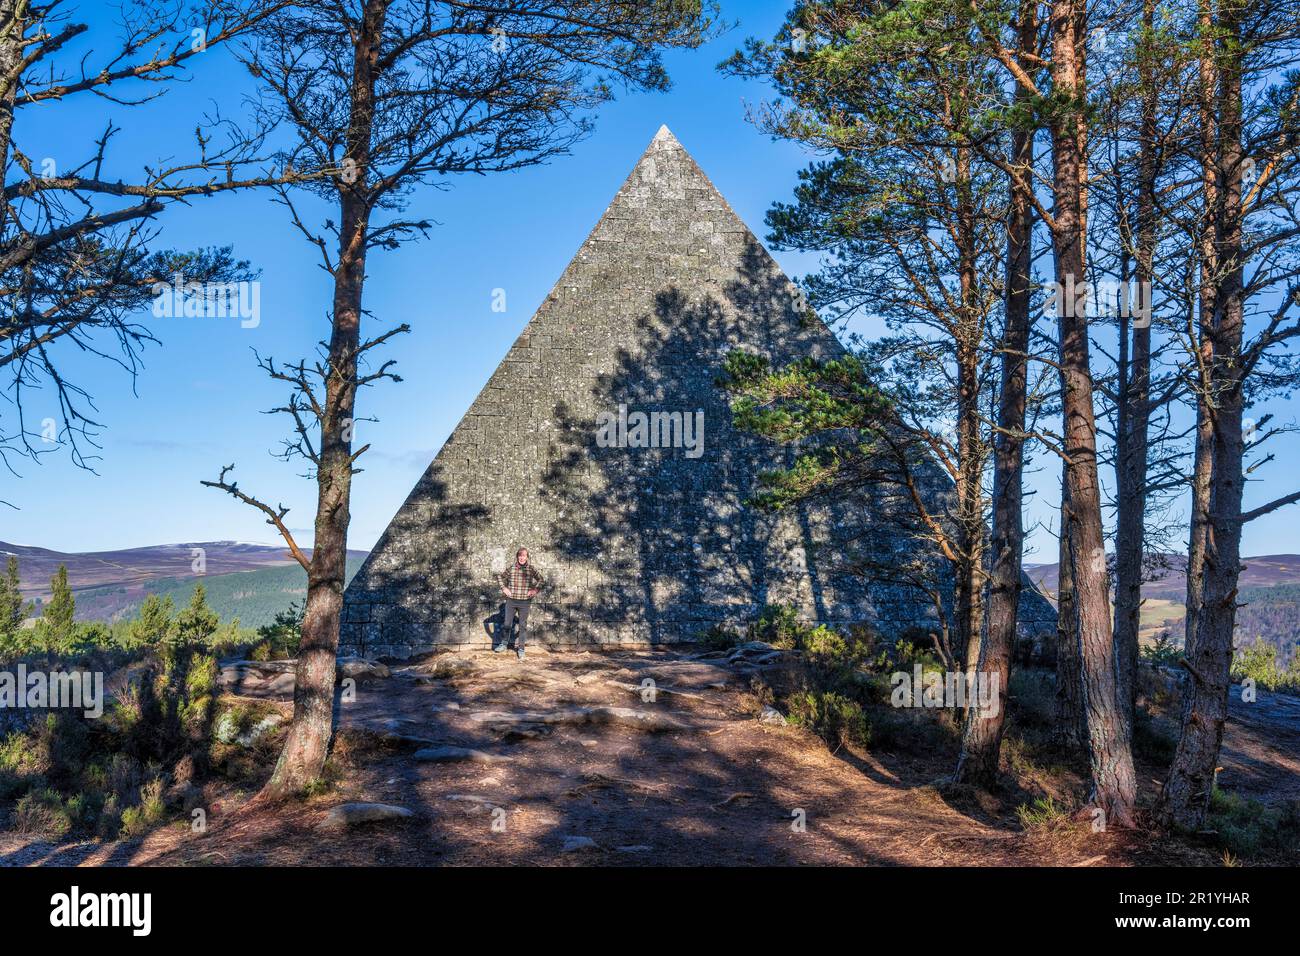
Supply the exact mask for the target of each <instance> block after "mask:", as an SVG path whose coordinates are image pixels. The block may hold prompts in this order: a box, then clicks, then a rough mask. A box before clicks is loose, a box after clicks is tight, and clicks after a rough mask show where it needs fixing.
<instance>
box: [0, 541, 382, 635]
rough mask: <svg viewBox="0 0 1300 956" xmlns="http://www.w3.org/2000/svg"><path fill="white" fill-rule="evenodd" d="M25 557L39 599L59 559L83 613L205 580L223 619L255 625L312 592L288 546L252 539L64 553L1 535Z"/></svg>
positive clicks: (8, 548)
mask: <svg viewBox="0 0 1300 956" xmlns="http://www.w3.org/2000/svg"><path fill="white" fill-rule="evenodd" d="M195 549H202V552H203V558H204V562H205V573H204V574H196V573H195V572H194V570H193V562H194V559H195V557H194V556H195ZM10 554H14V555H17V556H18V568H19V576H20V581H21V588H22V591H23V594H24V596H25V597H26V598H27V599H28V600H31V601H44V600H45V599H46V598H48V597H49V593H50V578H51V577H53V576H54V574H55V573H56V572H57V571H58V569H59V565H60V564H62V565H66V566H67V569H68V583H69V584H70V585H71V586H72V590H73V594H74V595H75V597H76V599H77V618H78V620H83V621H92V620H93V621H109V622H112V621H115V620H119V619H121V618H123V617H129V616H132V615H134V613H135V611H136V609H137V608H138V607H139V606H140V604H141V603H142V602H143V601H144V599H145V597H146V596H147V595H149V594H159V595H161V596H170V597H171V598H172V600H173V601H174V602H175V603H176V604H177V605H181V604H184V603H185V602H187V601H188V600H189V598H190V594H191V593H192V592H193V590H194V585H195V584H196V583H200V582H201V583H202V584H203V586H204V588H205V589H206V590H207V593H208V602H209V604H211V605H212V608H213V610H215V611H216V612H217V613H218V614H220V615H221V617H222V619H223V620H230V619H231V618H234V617H238V618H239V619H240V622H241V623H242V624H244V625H246V626H248V627H257V626H260V625H262V624H266V623H269V622H270V621H271V620H272V619H273V618H274V617H275V615H276V613H277V612H279V611H281V610H284V609H285V608H287V607H288V606H289V604H290V603H291V602H293V601H295V600H301V599H302V597H303V596H304V595H305V594H306V589H307V576H306V574H304V573H303V571H302V569H301V568H300V567H298V563H297V562H296V561H294V560H293V558H292V557H290V555H289V552H288V550H287V549H286V548H284V547H283V546H280V547H276V546H272V545H265V544H256V543H252V542H246V541H195V542H188V543H184V544H163V545H153V546H151V547H146V548H129V549H126V550H121V551H95V552H84V553H76V552H63V551H51V550H49V549H47V548H35V547H30V546H27V545H16V544H6V543H4V542H0V562H3V561H5V560H7V558H8V555H10ZM365 557H366V552H365V551H349V552H348V564H347V573H348V578H349V579H350V578H351V576H352V575H353V574H354V573H356V570H357V568H359V567H360V566H361V562H362V561H364V560H365Z"/></svg>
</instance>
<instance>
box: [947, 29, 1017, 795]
mask: <svg viewBox="0 0 1300 956" xmlns="http://www.w3.org/2000/svg"><path fill="white" fill-rule="evenodd" d="M1036 6H1037V5H1036V4H1025V5H1023V6H1022V8H1021V11H1022V15H1023V18H1022V20H1021V22H1020V43H1021V49H1022V50H1024V49H1029V50H1032V48H1033V46H1032V45H1033V43H1034V42H1035V38H1036V34H1037V20H1036V17H1035V16H1034V12H1035V9H1036ZM1017 98H1018V99H1019V100H1021V101H1023V100H1025V99H1027V94H1026V93H1025V92H1023V91H1021V92H1020V93H1018V94H1017ZM1033 158H1034V133H1033V131H1032V130H1016V131H1015V133H1014V134H1013V135H1012V146H1011V162H1012V165H1013V167H1014V168H1015V170H1016V173H1015V174H1014V175H1012V176H1011V177H1010V184H1009V186H1010V199H1011V203H1010V208H1009V210H1008V213H1007V262H1006V276H1007V287H1006V327H1005V329H1004V330H1003V336H1002V350H1003V351H1002V358H1001V366H1002V381H1001V383H1000V386H999V391H998V433H997V436H996V437H995V439H994V451H993V521H992V528H991V531H990V536H989V550H990V566H989V593H988V609H987V613H988V626H987V629H986V633H985V637H984V644H983V648H982V651H981V654H980V659H979V670H980V671H981V672H983V673H985V674H988V675H990V676H989V680H990V681H992V680H993V679H994V678H995V677H996V679H997V695H998V698H999V699H998V702H997V703H998V706H997V707H996V708H993V709H991V710H989V711H986V712H985V713H980V711H979V709H977V708H974V707H972V708H968V709H967V711H966V721H965V725H964V727H963V730H962V750H961V756H960V757H959V758H958V760H957V771H956V774H955V779H956V780H958V781H959V782H962V783H969V784H974V785H976V786H982V787H987V786H989V785H990V784H992V783H993V782H994V780H995V779H996V778H997V772H998V762H999V753H1000V750H1001V746H1002V733H1003V730H1004V728H1005V726H1006V706H1005V701H1006V693H1007V685H1008V683H1009V681H1010V680H1011V656H1012V652H1013V649H1014V647H1015V639H1016V621H1017V618H1018V616H1019V610H1020V578H1021V574H1022V570H1021V559H1022V555H1023V551H1024V539H1025V532H1024V517H1023V497H1024V487H1023V480H1022V479H1023V475H1024V438H1023V433H1024V430H1025V404H1026V390H1027V384H1028V358H1027V354H1028V351H1029V332H1030V326H1031V324H1032V319H1031V312H1030V309H1031V301H1030V296H1031V286H1032V283H1033V246H1032V239H1033V223H1034V209H1033V204H1032V202H1031V201H1030V192H1029V191H1030V190H1031V189H1032V180H1031V178H1030V175H1029V170H1030V169H1031V168H1032V166H1033ZM990 686H992V685H991V684H990Z"/></svg>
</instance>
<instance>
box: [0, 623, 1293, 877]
mask: <svg viewBox="0 0 1300 956" xmlns="http://www.w3.org/2000/svg"><path fill="white" fill-rule="evenodd" d="M770 666H772V665H771V664H770V662H769V663H764V662H763V660H762V658H761V656H760V657H758V658H755V657H754V656H753V655H746V654H741V653H737V654H736V655H734V658H733V659H731V660H728V659H727V658H726V657H724V656H722V655H721V654H714V655H704V656H702V655H699V654H686V653H670V652H644V653H636V652H617V653H599V652H591V653H573V652H567V653H547V652H546V651H545V650H544V649H542V648H537V649H535V650H534V649H530V650H529V653H528V659H527V661H526V662H520V661H518V660H516V659H515V656H514V654H513V653H509V654H503V655H492V654H490V653H487V652H482V653H472V654H471V653H463V654H460V653H458V654H441V655H438V656H436V657H434V658H431V659H430V660H428V661H426V662H424V663H421V664H416V665H412V666H408V667H404V668H399V669H394V670H393V672H392V675H391V676H390V677H387V678H374V679H363V680H361V682H360V683H359V686H358V690H357V695H356V700H355V701H354V702H352V703H344V704H341V705H340V708H341V718H340V719H341V730H340V734H339V739H338V743H337V745H336V748H335V756H334V758H333V766H334V768H335V777H336V780H335V785H334V786H333V787H332V788H331V789H330V790H328V791H327V792H325V793H323V794H320V795H318V796H316V797H313V798H311V799H310V800H308V801H306V802H305V803H299V804H292V805H288V806H284V807H281V808H254V809H251V810H249V809H243V808H242V806H241V804H242V803H243V801H244V800H245V799H246V798H247V796H248V793H249V791H248V790H245V791H242V792H234V791H232V790H230V789H229V788H228V789H227V792H226V793H225V794H218V795H217V797H216V798H210V800H209V806H210V816H209V826H208V829H207V832H206V833H204V834H195V833H192V832H191V829H190V827H189V826H188V825H187V824H186V823H182V824H177V825H172V826H168V827H165V828H163V829H161V830H159V831H156V832H155V833H153V834H151V835H150V836H148V837H147V838H145V839H144V840H143V841H137V842H125V841H117V842H110V843H100V842H85V843H74V844H63V845H59V846H53V845H50V844H48V843H42V842H39V841H38V842H33V841H31V840H30V838H22V837H21V836H14V835H8V834H0V864H8V865H72V864H82V865H257V866H260V865H285V866H288V865H336V864H379V865H391V864H396V865H429V864H478V865H504V864H557V865H581V864H600V865H633V866H636V865H700V864H705V865H708V864H714V865H746V864H774V865H788V864H817V865H940V866H953V865H965V864H980V865H995V866H996V865H1006V866H1026V865H1030V866H1032V865H1076V866H1078V865H1085V866H1086V865H1094V866H1095V865H1131V864H1141V863H1150V862H1181V863H1199V864H1213V863H1216V862H1217V858H1216V856H1215V855H1214V854H1213V853H1210V852H1208V851H1204V850H1200V849H1198V848H1189V847H1187V846H1186V845H1184V844H1178V845H1176V846H1175V845H1173V844H1172V841H1162V840H1151V839H1150V838H1149V836H1148V835H1137V834H1125V833H1118V832H1109V833H1101V834H1093V833H1091V832H1088V830H1087V828H1086V827H1079V828H1076V829H1075V830H1074V831H1072V832H1071V833H1069V834H1065V835H1061V834H1056V835H1054V836H1053V837H1050V838H1047V837H1044V836H1043V835H1042V834H1040V833H1027V832H1025V831H1024V830H1023V829H1022V827H1021V826H1020V824H1019V823H1018V821H1017V817H1016V815H1015V812H1014V808H1015V806H1016V805H1017V804H1019V803H1023V802H1025V800H1027V799H1029V798H1030V797H1031V796H1033V795H1034V793H1033V792H1032V791H1029V792H1026V791H1024V790H1017V791H1015V792H1009V793H1006V794H1003V795H1001V797H1000V798H998V799H993V798H988V797H983V796H978V797H977V796H975V795H972V794H961V793H957V794H954V793H953V792H952V790H951V788H942V787H940V786H937V785H938V784H939V783H940V782H941V780H942V778H943V777H944V775H945V774H948V773H950V772H951V770H952V766H953V762H954V759H955V751H954V750H953V749H952V748H950V747H948V746H944V747H940V748H938V749H936V750H935V752H931V753H921V754H905V753H897V754H895V753H885V752H873V753H871V754H865V753H860V754H856V755H855V754H852V753H849V752H847V751H846V750H843V749H841V750H840V751H838V752H831V750H829V749H828V748H827V747H826V745H825V744H824V743H823V742H822V741H821V740H820V739H818V738H816V737H814V736H813V735H811V734H809V733H807V732H805V731H803V730H800V729H797V728H794V727H789V726H774V725H770V724H765V723H763V722H761V721H760V720H759V719H758V715H757V711H758V705H757V703H756V700H755V698H754V697H753V695H752V694H750V693H749V681H750V676H751V675H752V674H754V673H756V672H762V671H763V670H764V669H765V667H770ZM647 680H648V681H652V682H653V685H654V688H655V694H654V699H653V700H652V701H651V700H646V699H643V698H645V697H646V696H648V695H647V694H646V691H645V687H646V686H647V685H646V684H645V683H644V682H646V681H647ZM273 696H276V697H279V698H280V699H281V700H283V699H285V698H284V693H283V686H282V684H281V687H280V688H279V689H278V693H277V694H275V695H273ZM1234 701H1235V703H1234V706H1233V710H1232V718H1233V719H1232V720H1231V722H1230V724H1229V728H1228V733H1227V737H1226V740H1225V748H1224V754H1223V758H1222V765H1223V768H1224V769H1223V772H1222V774H1221V777H1220V780H1221V785H1222V786H1224V787H1225V788H1226V789H1231V790H1237V791H1239V792H1241V793H1243V795H1246V796H1251V797H1254V798H1256V799H1260V800H1263V801H1265V802H1270V801H1275V800H1282V799H1288V798H1295V797H1297V796H1300V701H1298V700H1295V699H1291V698H1286V697H1280V696H1273V695H1266V694H1263V693H1261V700H1260V701H1258V702H1257V703H1255V704H1251V705H1243V704H1241V703H1240V702H1239V701H1236V699H1235V698H1234ZM278 706H280V707H281V708H282V709H283V710H284V712H285V713H286V714H287V712H288V710H287V704H283V703H281V704H279V705H278ZM611 708H612V709H611ZM279 739H280V736H279V735H276V736H274V737H273V738H269V739H267V740H266V741H264V742H263V744H262V746H264V747H265V748H266V749H267V752H268V754H270V755H271V757H272V759H273V755H274V752H275V749H276V748H275V745H276V744H277V743H278V741H279ZM447 746H452V747H459V748H469V749H472V750H473V751H476V752H475V753H470V754H463V753H458V752H455V751H451V752H447V751H437V752H435V754H434V756H436V757H439V758H441V759H427V757H426V759H417V757H416V755H417V754H418V753H419V751H421V750H423V749H431V748H433V749H435V751H436V748H439V747H444V748H445V747H447ZM900 749H901V748H900ZM449 758H460V759H449ZM1139 775H1140V779H1141V784H1142V786H1143V788H1144V798H1145V799H1149V798H1150V796H1151V794H1152V793H1153V792H1154V790H1153V787H1154V785H1155V784H1156V782H1157V779H1158V777H1159V776H1161V775H1162V774H1161V773H1160V771H1159V770H1158V768H1150V767H1143V766H1139ZM1061 779H1064V780H1066V781H1067V782H1068V783H1071V784H1074V785H1075V786H1076V787H1077V789H1078V790H1080V791H1081V790H1082V788H1083V781H1082V779H1081V778H1080V777H1079V776H1078V775H1077V773H1075V772H1074V771H1070V770H1066V771H1062V772H1060V773H1058V774H1057V782H1058V784H1059V782H1060V780H1061ZM1040 792H1041V791H1040ZM1049 792H1050V787H1049ZM210 794H211V791H210ZM350 802H379V803H384V804H391V805H396V806H400V807H404V808H407V809H409V810H411V811H414V816H413V817H410V818H408V819H403V820H396V821H382V822H375V823H365V824H360V825H357V826H354V827H351V828H344V829H336V830H330V829H320V828H319V825H320V824H321V822H322V821H323V820H324V819H325V817H326V815H327V813H328V812H329V811H330V810H331V809H332V808H334V807H337V806H339V805H340V804H345V803H350ZM799 811H802V814H800V813H799ZM800 817H802V818H803V819H804V820H805V821H806V826H805V827H804V828H803V830H802V831H800V830H799V828H798V827H797V826H796V823H797V820H798V819H799V818H800ZM573 838H586V839H585V840H582V839H576V840H575V839H573ZM588 841H589V842H588ZM566 843H567V844H568V847H567V848H566ZM575 844H581V845H580V846H575Z"/></svg>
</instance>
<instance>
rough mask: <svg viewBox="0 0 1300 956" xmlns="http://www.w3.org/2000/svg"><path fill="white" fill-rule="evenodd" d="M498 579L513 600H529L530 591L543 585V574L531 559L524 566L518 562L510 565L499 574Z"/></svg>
mask: <svg viewBox="0 0 1300 956" xmlns="http://www.w3.org/2000/svg"><path fill="white" fill-rule="evenodd" d="M497 580H498V581H500V582H501V586H502V587H503V588H505V590H506V593H507V594H509V595H510V599H511V600H512V601H527V600H528V599H529V598H530V597H531V595H530V594H529V593H528V592H529V591H532V590H534V589H535V588H540V587H541V586H542V576H541V574H540V573H539V572H538V570H537V569H536V568H535V567H533V565H532V562H531V561H530V562H529V563H528V564H526V565H524V566H523V567H522V568H521V567H520V566H519V564H518V562H516V563H515V564H512V565H510V567H508V568H506V569H505V570H504V571H502V572H501V573H500V574H498V575H497Z"/></svg>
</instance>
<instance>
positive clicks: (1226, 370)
mask: <svg viewBox="0 0 1300 956" xmlns="http://www.w3.org/2000/svg"><path fill="white" fill-rule="evenodd" d="M1242 15H1243V11H1242V10H1241V9H1239V8H1236V7H1234V6H1232V5H1226V6H1225V7H1223V8H1222V9H1221V11H1220V14H1219V23H1218V29H1219V35H1220V36H1221V37H1225V38H1227V39H1226V41H1224V44H1223V47H1222V49H1223V50H1224V53H1225V55H1224V56H1223V58H1222V60H1221V62H1220V64H1219V69H1218V74H1219V84H1218V90H1219V95H1218V109H1217V113H1218V120H1219V136H1218V143H1219V149H1218V181H1219V183H1220V189H1219V192H1218V203H1217V205H1216V210H1215V211H1216V216H1215V220H1216V222H1215V247H1216V249H1215V252H1216V257H1217V262H1218V264H1219V265H1220V267H1221V268H1220V277H1219V282H1218V287H1217V295H1216V302H1215V310H1214V327H1213V329H1212V331H1211V336H1210V343H1211V355H1212V358H1211V363H1210V390H1209V395H1208V396H1207V403H1206V408H1207V411H1208V413H1209V419H1210V423H1211V440H1210V449H1211V460H1210V507H1209V516H1208V517H1209V523H1208V527H1207V533H1206V536H1205V557H1204V569H1205V570H1204V593H1203V600H1202V602H1201V606H1200V608H1199V610H1198V613H1197V622H1196V639H1195V646H1194V647H1193V648H1192V650H1191V653H1190V655H1185V657H1184V659H1185V660H1186V661H1187V666H1188V670H1189V671H1190V672H1191V679H1190V681H1189V682H1188V685H1187V693H1186V702H1185V704H1184V708H1183V729H1182V735H1181V736H1180V738H1179V740H1178V747H1177V749H1176V750H1175V751H1174V761H1173V765H1172V766H1171V768H1170V770H1169V778H1168V780H1166V781H1165V786H1164V791H1163V793H1162V794H1161V800H1160V805H1159V809H1158V813H1159V816H1160V818H1161V820H1162V821H1163V822H1165V823H1166V824H1173V825H1176V826H1179V827H1185V828H1189V829H1191V828H1199V827H1200V826H1201V824H1202V822H1203V821H1204V819H1205V815H1206V813H1207V812H1208V811H1209V807H1210V799H1211V797H1212V795H1213V792H1214V770H1215V767H1216V766H1217V764H1218V760H1219V749H1220V746H1221V745H1222V743H1223V726H1224V722H1225V721H1226V720H1227V716H1228V691H1229V689H1230V687H1231V676H1230V671H1231V667H1232V637H1233V629H1234V627H1235V624H1236V617H1237V579H1238V576H1239V575H1240V573H1241V498H1242V491H1243V484H1244V482H1243V479H1244V475H1243V474H1242V458H1243V456H1244V454H1245V440H1244V435H1243V433H1242V414H1243V408H1244V403H1243V398H1244V396H1243V393H1242V384H1243V372H1242V368H1241V362H1240V358H1241V346H1242V337H1243V332H1244V329H1243V321H1244V314H1245V298H1244V288H1243V279H1244V254H1243V248H1242V244H1243V238H1242V236H1243V208H1242V162H1243V160H1244V158H1245V150H1244V149H1243V146H1242V62H1241V59H1240V56H1241V54H1240V46H1239V44H1240V38H1241V20H1240V17H1241V16H1242ZM1188 610H1189V612H1190V610H1191V609H1190V608H1189V609H1188Z"/></svg>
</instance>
